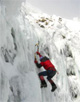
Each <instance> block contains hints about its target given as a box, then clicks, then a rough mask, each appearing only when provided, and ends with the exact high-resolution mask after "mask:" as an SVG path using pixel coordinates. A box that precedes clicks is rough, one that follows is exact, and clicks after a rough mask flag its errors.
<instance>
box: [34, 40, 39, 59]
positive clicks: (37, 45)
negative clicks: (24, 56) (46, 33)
mask: <svg viewBox="0 0 80 102" xmlns="http://www.w3.org/2000/svg"><path fill="white" fill-rule="evenodd" d="M35 46H36V47H37V51H38V52H39V41H38V43H37V44H35ZM34 58H35V60H36V59H37V58H36V53H35V54H34Z"/></svg>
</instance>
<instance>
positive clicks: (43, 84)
mask: <svg viewBox="0 0 80 102" xmlns="http://www.w3.org/2000/svg"><path fill="white" fill-rule="evenodd" d="M43 87H47V83H46V81H45V80H41V88H43Z"/></svg>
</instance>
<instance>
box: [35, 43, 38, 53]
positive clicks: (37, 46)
mask: <svg viewBox="0 0 80 102" xmlns="http://www.w3.org/2000/svg"><path fill="white" fill-rule="evenodd" d="M35 46H37V51H39V41H38V43H37V44H35Z"/></svg>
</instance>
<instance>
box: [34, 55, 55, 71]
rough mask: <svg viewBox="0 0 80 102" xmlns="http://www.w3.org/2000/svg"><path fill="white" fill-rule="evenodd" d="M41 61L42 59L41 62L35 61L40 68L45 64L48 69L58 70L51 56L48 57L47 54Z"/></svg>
mask: <svg viewBox="0 0 80 102" xmlns="http://www.w3.org/2000/svg"><path fill="white" fill-rule="evenodd" d="M40 61H41V62H40V63H38V61H35V64H36V66H37V67H38V68H41V67H42V66H43V67H44V69H46V70H53V71H56V69H55V66H54V65H53V64H52V63H51V61H50V60H49V58H47V57H46V56H45V57H42V58H41V60H40Z"/></svg>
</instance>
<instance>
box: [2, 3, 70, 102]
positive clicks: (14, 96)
mask: <svg viewBox="0 0 80 102" xmlns="http://www.w3.org/2000/svg"><path fill="white" fill-rule="evenodd" d="M18 3H19V2H18ZM16 5H17V4H16ZM10 7H11V6H10ZM5 8H7V6H6V4H4V6H0V90H1V91H0V102H54V101H56V102H59V101H61V102H72V100H71V95H70V91H69V84H68V78H67V75H66V59H65V57H64V56H63V55H60V53H59V51H58V49H57V47H56V46H55V44H54V41H53V39H52V37H51V36H50V35H49V33H48V32H46V31H44V30H43V29H41V28H40V27H39V26H38V25H37V24H36V23H35V20H34V19H33V16H32V17H31V16H30V15H31V11H30V10H33V9H32V8H27V5H24V3H23V6H22V8H21V10H20V13H19V14H18V15H12V17H10V16H9V17H8V18H7V16H6V15H7V13H6V10H5ZM9 9H10V8H9ZM11 11H12V9H11V10H10V12H8V13H9V14H10V13H12V12H11ZM14 11H15V10H14ZM34 13H35V14H36V12H34ZM34 13H33V15H34ZM28 14H29V16H28ZM27 17H31V20H32V19H33V22H34V24H33V22H32V21H30V20H29V19H28V18H27ZM10 18H11V19H10ZM38 40H40V51H41V50H42V51H43V52H44V54H45V55H47V56H48V57H49V58H50V60H51V61H52V62H53V63H54V64H55V66H56V69H57V70H58V71H59V74H58V75H56V76H55V77H54V78H53V80H54V81H55V83H56V84H57V87H58V88H57V90H56V91H55V92H54V93H51V91H50V90H51V86H50V84H49V83H48V82H47V83H48V87H47V88H46V89H41V88H40V82H39V78H38V76H37V74H38V72H39V70H37V68H36V66H35V64H34V53H35V51H36V48H35V44H36V43H37V41H38ZM46 81H47V80H46Z"/></svg>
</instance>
